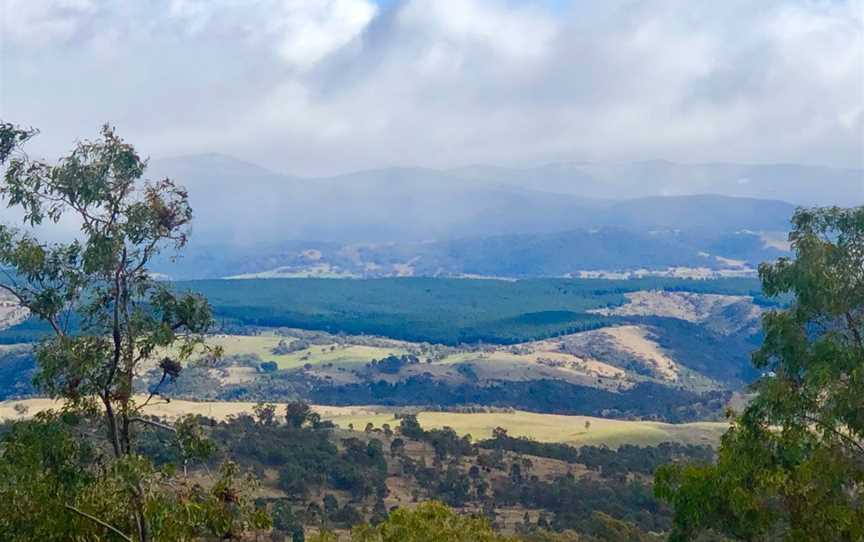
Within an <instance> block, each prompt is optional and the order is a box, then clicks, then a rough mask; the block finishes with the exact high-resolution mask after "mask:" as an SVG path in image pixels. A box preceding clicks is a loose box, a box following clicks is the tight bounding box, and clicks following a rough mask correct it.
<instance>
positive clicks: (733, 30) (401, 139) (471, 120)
mask: <svg viewBox="0 0 864 542" xmlns="http://www.w3.org/2000/svg"><path fill="white" fill-rule="evenodd" d="M0 10H2V11H0V14H2V15H0V33H2V34H0V116H2V117H4V118H9V119H12V120H15V121H18V122H22V123H26V124H32V125H35V126H38V127H39V128H41V129H42V131H43V135H42V136H40V138H39V139H38V140H37V141H36V142H34V148H36V149H37V150H38V151H39V152H42V153H45V154H47V155H49V156H52V155H56V154H58V153H60V152H62V151H64V150H65V149H67V148H68V147H69V146H70V145H71V143H72V142H73V141H74V140H75V139H76V138H77V137H81V136H86V135H92V134H95V132H96V129H97V127H98V125H99V124H100V123H102V122H104V121H111V122H113V123H115V124H117V125H118V128H119V130H120V131H121V133H123V134H124V135H125V136H126V137H127V138H128V139H130V140H132V141H133V142H135V143H136V144H138V145H139V147H140V148H142V150H144V151H145V152H147V153H149V154H151V155H156V156H158V155H173V154H183V153H194V152H205V151H218V152H224V153H228V154H234V155H238V156H241V157H243V158H247V159H251V160H255V161H258V162H261V163H263V164H265V165H267V166H269V167H271V168H274V169H277V170H281V171H289V172H296V173H307V174H308V173H333V172H340V171H347V170H352V169H359V168H368V167H377V166H386V165H393V164H411V165H425V166H433V167H448V166H455V165H461V164H466V163H476V162H491V163H500V164H513V163H518V164H525V163H537V162H543V161H553V160H584V159H588V160H627V159H653V158H666V159H672V160H679V161H726V160H728V161H748V162H805V163H823V164H832V165H838V166H861V165H864V15H862V13H864V2H862V1H861V0H848V1H840V0H837V1H827V0H820V1H817V0H786V1H779V0H776V1H775V0H765V1H763V2H752V1H747V0H727V1H724V2H709V1H707V0H706V1H698V0H697V1H693V2H678V1H673V0H648V1H645V2H630V1H623V0H610V1H608V2H603V3H595V2H589V1H587V0H573V1H570V2H555V3H550V2H529V1H527V0H506V1H504V0H499V1H493V0H403V1H393V2H386V3H378V4H376V3H373V2H371V1H369V0H281V1H278V0H256V1H241V0H214V1H204V0H155V1H153V2H115V1H113V0H74V1H73V0H67V1H56V2H49V1H47V0H7V1H6V2H4V3H3V4H2V7H0Z"/></svg>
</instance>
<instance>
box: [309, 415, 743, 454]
mask: <svg viewBox="0 0 864 542" xmlns="http://www.w3.org/2000/svg"><path fill="white" fill-rule="evenodd" d="M325 418H327V419H330V420H332V421H333V422H334V423H336V424H338V425H339V426H341V427H347V426H348V424H353V425H354V427H355V428H356V429H361V428H363V427H365V426H366V424H367V423H369V422H371V423H372V424H373V425H375V427H380V426H381V425H382V424H384V423H389V424H390V425H391V426H392V427H395V426H398V425H399V420H397V419H396V418H395V417H394V416H393V415H392V414H389V413H386V412H382V411H375V410H374V408H368V409H367V411H366V412H352V413H334V414H332V415H328V416H325ZM417 418H418V420H419V421H420V424H421V425H422V426H423V427H424V428H426V429H431V428H436V427H437V428H440V427H445V426H447V427H452V428H453V430H455V431H456V432H457V433H459V434H461V435H464V434H470V435H471V436H472V437H474V439H485V438H489V437H490V436H491V435H492V430H493V429H494V428H496V427H503V428H505V429H507V431H508V433H509V434H510V435H511V436H514V437H529V438H533V439H535V440H538V441H541V442H564V443H566V444H572V445H575V446H579V445H582V444H593V445H601V444H605V445H607V446H610V447H617V446H620V445H622V444H638V445H642V446H648V445H656V444H659V443H661V442H681V443H688V444H712V445H716V444H717V443H718V442H719V440H720V436H721V435H722V434H723V432H724V431H725V430H726V428H727V427H728V425H727V424H726V423H721V422H717V423H715V422H699V423H686V424H669V423H661V422H646V421H626V420H610V419H606V418H594V417H590V416H560V415H554V414H536V413H532V412H522V411H516V412H513V413H497V412H496V413H471V414H459V413H450V412H421V413H420V414H419V415H418V416H417ZM586 421H587V422H590V427H589V428H588V429H586V428H585V422H586Z"/></svg>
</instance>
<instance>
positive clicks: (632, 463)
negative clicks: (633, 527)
mask: <svg viewBox="0 0 864 542" xmlns="http://www.w3.org/2000/svg"><path fill="white" fill-rule="evenodd" d="M477 446H478V447H479V448H482V449H487V450H506V451H510V452H515V453H518V454H524V455H532V456H536V457H547V458H549V459H557V460H559V461H565V462H567V463H578V464H581V465H584V466H585V467H587V468H588V469H589V470H592V471H596V472H598V473H599V474H600V475H601V476H603V477H604V478H613V477H626V476H627V475H628V474H633V473H638V474H642V475H651V474H653V473H654V471H655V470H657V467H659V466H660V465H665V464H667V463H672V462H675V461H682V460H688V461H697V462H700V463H709V462H711V461H713V460H714V451H713V449H712V448H711V447H710V446H700V445H696V444H680V443H677V442H663V443H661V444H659V445H657V446H636V445H633V444H624V445H622V446H620V447H618V448H617V449H615V450H613V449H610V448H608V447H606V446H590V445H585V446H580V447H578V448H577V447H575V446H570V445H568V444H564V443H560V442H538V441H536V440H533V439H529V438H526V437H511V436H509V435H508V434H507V432H506V430H504V429H501V428H498V429H497V430H496V431H495V432H494V433H493V438H491V439H487V440H483V441H480V442H478V443H477Z"/></svg>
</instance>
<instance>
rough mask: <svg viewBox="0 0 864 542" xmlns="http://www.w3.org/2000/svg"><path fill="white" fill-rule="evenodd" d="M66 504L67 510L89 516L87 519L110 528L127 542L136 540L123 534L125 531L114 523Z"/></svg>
mask: <svg viewBox="0 0 864 542" xmlns="http://www.w3.org/2000/svg"><path fill="white" fill-rule="evenodd" d="M65 506H66V509H67V510H70V511H72V512H75V513H76V514H78V515H79V516H81V517H84V518H87V519H89V520H90V521H92V522H94V523H98V524H99V525H101V526H103V527H105V528H106V529H108V530H109V531H111V532H113V533H114V534H116V535H117V536H119V537H120V538H122V539H123V540H126V541H127V542H134V541H133V540H132V538H130V537H129V536H128V535H126V534H123V531H121V530H120V529H118V528H117V527H114V526H113V525H111V524H109V523H105V522H104V521H102V520H101V519H99V518H97V517H96V516H91V515H90V514H88V513H87V512H82V511H81V510H78V509H77V508H75V507H74V506H72V505H71V504H67V505H65Z"/></svg>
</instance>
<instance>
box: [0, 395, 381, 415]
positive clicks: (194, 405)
mask: <svg viewBox="0 0 864 542" xmlns="http://www.w3.org/2000/svg"><path fill="white" fill-rule="evenodd" d="M145 399H146V396H143V395H141V396H136V400H137V401H139V403H140V402H143V401H144V400H145ZM256 404H257V403H250V402H242V401H213V402H208V401H184V400H181V399H175V400H172V401H171V402H170V403H166V402H164V401H163V402H154V403H151V404H149V405H147V407H145V410H144V411H145V413H146V414H148V415H151V416H158V417H160V418H165V419H168V420H173V419H176V418H179V417H180V416H185V415H187V414H198V415H201V416H207V417H209V418H213V419H216V420H220V421H221V420H225V419H227V418H228V417H229V416H237V415H239V414H251V413H252V411H253V408H254V407H255V405H256ZM61 406H62V403H60V402H59V401H54V400H51V399H45V398H36V399H17V400H16V399H13V400H9V401H0V421H5V420H19V419H22V418H26V417H30V416H32V415H34V414H35V413H37V412H40V411H43V410H48V409H52V408H53V409H59V408H60V407H61ZM276 407H277V410H279V411H282V410H284V407H285V403H276ZM312 408H313V410H315V412H317V413H319V414H321V416H322V418H324V419H338V418H342V417H346V416H370V417H371V416H376V415H377V413H378V412H379V411H380V409H378V408H376V407H365V406H357V407H354V406H350V407H337V406H328V405H315V406H313V407H312ZM386 416H392V413H389V412H388V413H387V414H386Z"/></svg>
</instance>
